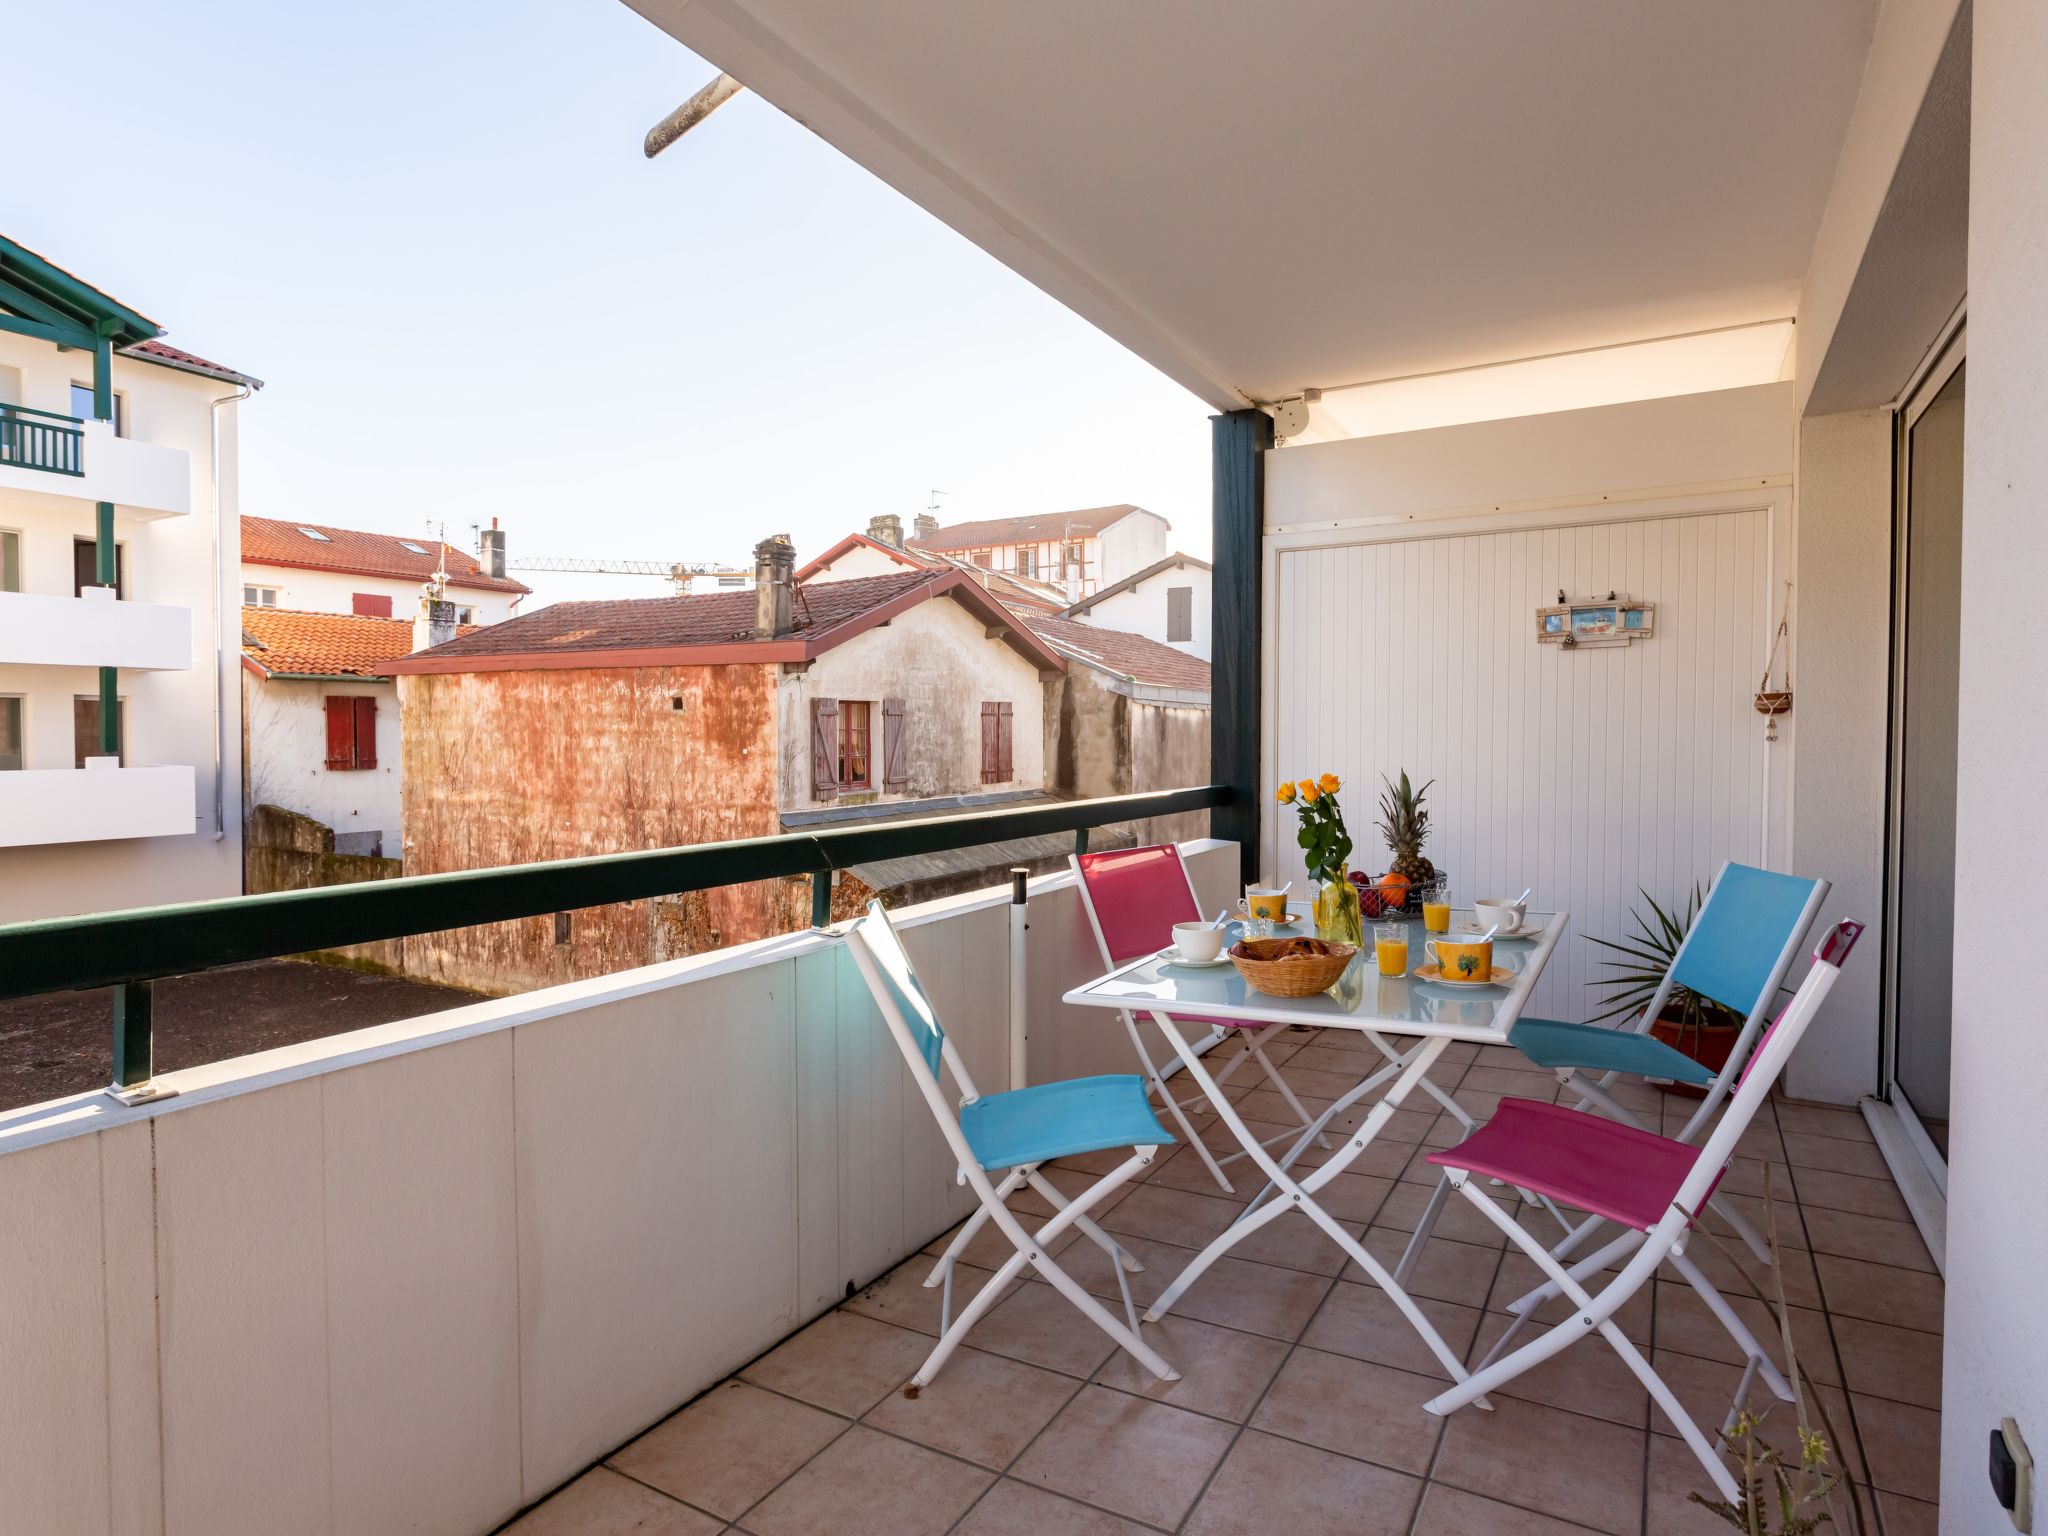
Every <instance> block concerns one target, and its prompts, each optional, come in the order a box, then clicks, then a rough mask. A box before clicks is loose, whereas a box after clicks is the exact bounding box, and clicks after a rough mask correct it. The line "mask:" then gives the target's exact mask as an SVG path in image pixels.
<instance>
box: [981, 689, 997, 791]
mask: <svg viewBox="0 0 2048 1536" xmlns="http://www.w3.org/2000/svg"><path fill="white" fill-rule="evenodd" d="M998 726H999V717H998V716H997V714H996V707H995V705H993V704H983V705H982V706H981V782H982V783H984V784H1000V783H1001V782H1002V777H1001V775H1000V774H999V773H998V772H997V769H998V768H999V767H1000V766H1001V764H1002V750H1001V748H1000V747H998V746H997V745H996V731H997V729H998Z"/></svg>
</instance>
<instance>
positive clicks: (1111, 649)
mask: <svg viewBox="0 0 2048 1536" xmlns="http://www.w3.org/2000/svg"><path fill="white" fill-rule="evenodd" d="M1024 622H1025V623H1026V624H1028V625H1030V626H1031V628H1032V629H1033V630H1035V631H1036V632H1037V633H1038V634H1039V635H1040V636H1042V637H1043V638H1044V639H1045V640H1047V641H1048V642H1049V643H1051V644H1052V645H1053V646H1054V647H1056V648H1057V649H1058V650H1060V651H1062V652H1064V653H1065V654H1067V655H1069V656H1072V657H1075V658H1076V659H1078V660H1081V661H1084V662H1089V663H1092V664H1093V665H1095V666H1098V667H1101V668H1103V669H1104V670H1105V671H1109V672H1114V673H1116V674H1117V675H1118V676H1119V677H1127V678H1129V679H1130V680H1131V681H1132V682H1135V683H1146V684H1149V685H1150V686H1152V687H1155V688H1179V689H1182V690H1185V691H1187V692H1191V693H1207V692H1208V691H1209V663H1207V662H1206V661H1204V660H1202V658H1201V657H1199V656H1190V655H1189V654H1188V653H1187V652H1186V651H1182V650H1176V649H1175V648H1174V647H1172V646H1170V645H1162V644H1160V642H1158V641H1157V640H1148V639H1146V638H1145V637H1144V636H1143V635H1134V634H1131V633H1130V632H1128V631H1127V630H1121V629H1103V628H1102V627H1101V626H1099V625H1095V624H1083V623H1081V622H1080V621H1078V620H1076V619H1056V618H1052V617H1050V616H1046V617H1041V616H1039V615H1038V614H1030V615H1027V616H1026V618H1025V620H1024Z"/></svg>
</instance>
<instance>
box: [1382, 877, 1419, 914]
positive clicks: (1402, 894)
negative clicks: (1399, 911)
mask: <svg viewBox="0 0 2048 1536" xmlns="http://www.w3.org/2000/svg"><path fill="white" fill-rule="evenodd" d="M1410 884H1411V882H1410V880H1409V879H1408V877H1407V876H1406V875H1404V874H1402V873H1400V871H1398V870H1389V871H1387V873H1386V874H1384V875H1382V876H1380V890H1381V891H1382V892H1384V893H1385V895H1386V901H1387V905H1388V906H1389V907H1390V908H1392V907H1405V906H1406V905H1407V904H1408V887H1409V885H1410Z"/></svg>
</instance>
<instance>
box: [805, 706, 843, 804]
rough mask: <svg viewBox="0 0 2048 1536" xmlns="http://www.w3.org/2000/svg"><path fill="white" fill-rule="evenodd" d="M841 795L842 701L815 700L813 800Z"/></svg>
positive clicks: (812, 723) (812, 759) (813, 713)
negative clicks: (840, 714)
mask: <svg viewBox="0 0 2048 1536" xmlns="http://www.w3.org/2000/svg"><path fill="white" fill-rule="evenodd" d="M838 795H839V701H838V700H837V699H813V700H811V798H812V799H813V800H833V799H837V798H838Z"/></svg>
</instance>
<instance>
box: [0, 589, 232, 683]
mask: <svg viewBox="0 0 2048 1536" xmlns="http://www.w3.org/2000/svg"><path fill="white" fill-rule="evenodd" d="M0 662H12V663H14V664H16V665H27V666H34V667H126V668H128V669H130V670H132V671H141V672H184V671H188V670H189V669H190V668H191V666H192V610H191V609H189V608H177V607H173V606H171V605H169V604H167V603H131V602H121V601H118V600H116V599H115V598H114V596H113V595H112V594H111V593H110V592H108V590H107V589H106V588H104V587H90V588H88V589H87V590H86V591H84V592H82V593H80V594H79V595H78V596H76V597H51V596H48V595H46V594H44V593H41V592H0Z"/></svg>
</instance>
